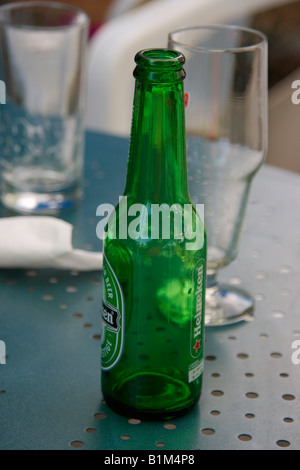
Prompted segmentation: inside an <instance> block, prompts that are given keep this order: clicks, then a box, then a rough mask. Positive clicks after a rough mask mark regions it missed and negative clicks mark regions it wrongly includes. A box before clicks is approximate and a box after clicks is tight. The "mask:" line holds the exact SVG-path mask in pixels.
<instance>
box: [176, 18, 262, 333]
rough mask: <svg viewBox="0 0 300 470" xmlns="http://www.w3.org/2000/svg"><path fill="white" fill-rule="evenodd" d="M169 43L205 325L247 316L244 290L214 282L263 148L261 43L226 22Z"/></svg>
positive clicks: (229, 251) (237, 231)
mask: <svg viewBox="0 0 300 470" xmlns="http://www.w3.org/2000/svg"><path fill="white" fill-rule="evenodd" d="M168 45H169V48H170V49H175V50H178V51H180V52H182V53H183V54H184V56H185V58H186V65H185V71H186V80H185V102H186V134H187V162H188V178H189V190H190V195H191V198H192V200H193V202H194V203H199V204H201V203H202V204H204V214H205V225H206V229H207V237H208V240H207V242H208V259H207V263H208V268H207V290H206V321H205V323H206V325H225V324H230V323H234V322H237V321H240V320H243V319H247V318H249V317H252V316H253V311H254V301H253V299H252V297H251V295H250V294H248V293H247V292H246V291H244V290H242V289H240V288H237V287H235V286H231V285H224V284H220V283H219V282H218V280H217V274H218V271H219V270H220V269H221V268H223V267H225V266H227V265H228V264H230V263H231V262H232V261H233V260H234V259H235V258H236V256H237V254H238V249H239V240H240V237H241V230H242V225H243V220H244V215H245V210H246V205H247V200H248V195H249V191H250V186H251V182H252V179H253V177H254V175H255V174H256V172H257V171H258V169H259V168H260V166H261V165H262V163H263V160H264V157H265V154H266V150H267V40H266V37H265V36H264V35H263V34H262V33H260V32H259V31H255V30H252V29H249V28H244V27H237V26H229V25H209V26H195V27H189V28H182V29H179V30H177V31H173V32H171V33H170V34H169V44H168Z"/></svg>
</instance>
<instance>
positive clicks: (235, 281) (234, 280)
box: [228, 276, 243, 286]
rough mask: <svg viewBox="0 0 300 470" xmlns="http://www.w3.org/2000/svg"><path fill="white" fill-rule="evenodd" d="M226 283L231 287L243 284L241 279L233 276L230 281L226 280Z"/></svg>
mask: <svg viewBox="0 0 300 470" xmlns="http://www.w3.org/2000/svg"><path fill="white" fill-rule="evenodd" d="M228 282H229V284H231V285H233V286H238V285H239V284H241V283H242V282H243V279H242V278H241V277H238V276H233V277H231V278H230V279H228Z"/></svg>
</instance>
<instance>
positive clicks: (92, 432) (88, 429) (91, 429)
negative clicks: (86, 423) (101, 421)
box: [85, 428, 96, 434]
mask: <svg viewBox="0 0 300 470" xmlns="http://www.w3.org/2000/svg"><path fill="white" fill-rule="evenodd" d="M85 432H87V433H88V434H94V433H95V432H96V429H95V428H87V429H86V430H85Z"/></svg>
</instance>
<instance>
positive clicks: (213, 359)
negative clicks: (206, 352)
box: [205, 356, 217, 361]
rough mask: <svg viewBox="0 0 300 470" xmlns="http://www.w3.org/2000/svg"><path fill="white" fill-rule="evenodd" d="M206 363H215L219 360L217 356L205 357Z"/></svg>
mask: <svg viewBox="0 0 300 470" xmlns="http://www.w3.org/2000/svg"><path fill="white" fill-rule="evenodd" d="M205 359H206V361H215V360H216V359H217V358H216V356H205Z"/></svg>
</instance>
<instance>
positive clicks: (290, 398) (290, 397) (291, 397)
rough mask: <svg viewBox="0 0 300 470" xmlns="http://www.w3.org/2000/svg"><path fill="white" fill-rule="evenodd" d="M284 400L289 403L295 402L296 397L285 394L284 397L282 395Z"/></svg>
mask: <svg viewBox="0 0 300 470" xmlns="http://www.w3.org/2000/svg"><path fill="white" fill-rule="evenodd" d="M282 398H283V399H284V400H287V401H293V400H295V398H296V397H295V396H294V395H292V394H290V393H285V394H284V395H282Z"/></svg>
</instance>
